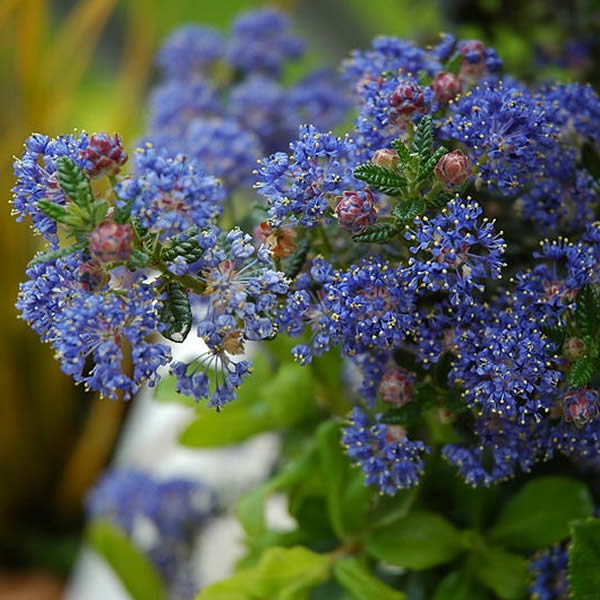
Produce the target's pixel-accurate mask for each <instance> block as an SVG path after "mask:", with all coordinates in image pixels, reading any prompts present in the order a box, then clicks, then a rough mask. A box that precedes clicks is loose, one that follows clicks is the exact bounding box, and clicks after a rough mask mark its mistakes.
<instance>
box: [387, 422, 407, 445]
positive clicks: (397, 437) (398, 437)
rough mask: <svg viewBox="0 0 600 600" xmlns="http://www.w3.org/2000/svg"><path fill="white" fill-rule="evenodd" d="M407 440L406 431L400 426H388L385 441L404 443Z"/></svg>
mask: <svg viewBox="0 0 600 600" xmlns="http://www.w3.org/2000/svg"><path fill="white" fill-rule="evenodd" d="M405 439H406V429H404V427H401V426H400V425H387V426H386V429H385V440H386V441H387V442H390V443H391V442H403V441H404V440H405Z"/></svg>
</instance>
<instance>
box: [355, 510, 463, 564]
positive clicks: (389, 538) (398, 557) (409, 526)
mask: <svg viewBox="0 0 600 600" xmlns="http://www.w3.org/2000/svg"><path fill="white" fill-rule="evenodd" d="M365 548H366V550H367V552H368V553H369V554H370V555H371V556H373V557H375V558H377V559H379V560H384V561H386V562H388V563H390V564H392V565H397V566H399V567H406V568H407V569H429V568H431V567H435V566H437V565H441V564H444V563H447V562H449V561H451V560H452V559H454V558H455V557H456V556H458V555H459V554H460V553H461V552H462V551H463V548H462V544H461V536H460V533H459V532H458V531H457V530H456V528H455V527H454V525H452V523H450V522H449V521H447V520H446V519H444V517H442V516H440V515H438V514H436V513H433V512H428V511H415V512H413V513H410V514H409V515H408V516H406V517H405V518H403V519H400V520H398V521H396V522H394V523H389V524H388V525H386V527H385V528H381V529H379V528H377V529H374V530H373V531H372V532H371V533H370V534H369V535H368V536H367V538H366V540H365Z"/></svg>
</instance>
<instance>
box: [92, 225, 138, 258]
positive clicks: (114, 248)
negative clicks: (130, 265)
mask: <svg viewBox="0 0 600 600" xmlns="http://www.w3.org/2000/svg"><path fill="white" fill-rule="evenodd" d="M133 239H134V233H133V228H132V227H131V225H128V224H126V223H124V224H120V223H115V222H114V221H102V223H100V224H99V225H98V226H97V227H96V229H94V231H92V233H90V236H89V238H88V242H89V252H90V254H91V255H92V258H95V259H96V260H98V261H99V262H101V263H110V262H116V261H125V260H127V259H128V258H129V257H130V256H131V251H132V244H133Z"/></svg>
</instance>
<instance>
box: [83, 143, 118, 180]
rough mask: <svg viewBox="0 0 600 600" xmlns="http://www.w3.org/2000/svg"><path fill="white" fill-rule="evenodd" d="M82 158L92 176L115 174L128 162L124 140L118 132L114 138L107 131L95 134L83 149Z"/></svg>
mask: <svg viewBox="0 0 600 600" xmlns="http://www.w3.org/2000/svg"><path fill="white" fill-rule="evenodd" d="M81 158H82V159H83V160H84V161H85V163H84V167H85V170H86V171H87V172H88V173H89V174H90V176H92V177H98V176H100V175H109V176H114V175H116V174H117V173H118V172H119V171H120V170H121V167H122V166H123V165H124V164H125V163H126V162H127V154H126V152H125V151H124V150H123V141H122V140H121V136H120V135H118V134H117V133H115V135H114V137H112V138H111V137H110V136H109V135H108V134H107V133H96V134H95V135H93V136H92V137H91V138H90V140H89V144H88V146H87V148H86V149H85V150H82V151H81Z"/></svg>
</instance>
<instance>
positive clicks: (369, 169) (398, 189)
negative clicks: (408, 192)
mask: <svg viewBox="0 0 600 600" xmlns="http://www.w3.org/2000/svg"><path fill="white" fill-rule="evenodd" d="M353 174H354V177H356V179H361V180H362V181H366V182H367V183H368V184H369V185H370V186H371V187H374V188H375V189H376V190H378V191H379V192H381V193H383V194H387V195H388V196H398V195H399V194H401V193H402V190H404V188H406V183H407V182H406V178H405V177H403V176H402V175H400V174H399V173H396V171H393V170H392V169H388V168H386V167H382V166H381V165H374V164H371V163H366V164H364V165H359V166H358V167H356V168H355V169H354V171H353Z"/></svg>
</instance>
